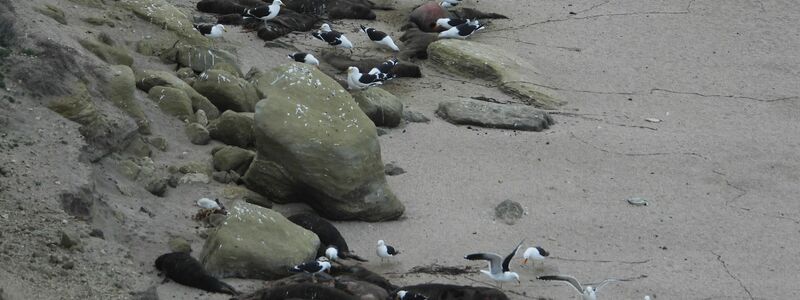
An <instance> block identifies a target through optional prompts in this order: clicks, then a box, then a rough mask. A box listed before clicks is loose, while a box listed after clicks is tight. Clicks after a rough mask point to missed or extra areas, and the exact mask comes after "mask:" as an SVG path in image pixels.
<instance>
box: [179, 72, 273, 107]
mask: <svg viewBox="0 0 800 300" xmlns="http://www.w3.org/2000/svg"><path fill="white" fill-rule="evenodd" d="M192 87H193V88H194V89H195V90H196V91H197V92H198V93H200V94H202V95H203V96H205V97H206V98H208V99H209V100H211V103H214V105H215V106H216V107H217V108H219V109H220V110H222V111H225V110H233V111H236V112H253V110H254V109H255V105H256V102H258V100H259V96H258V92H257V91H256V89H255V87H253V85H252V84H250V83H249V82H247V81H246V80H244V79H242V78H240V77H238V76H236V75H233V74H231V73H228V72H226V71H222V70H208V71H205V72H203V73H202V74H200V76H198V77H197V80H195V82H194V85H193V86H192Z"/></svg>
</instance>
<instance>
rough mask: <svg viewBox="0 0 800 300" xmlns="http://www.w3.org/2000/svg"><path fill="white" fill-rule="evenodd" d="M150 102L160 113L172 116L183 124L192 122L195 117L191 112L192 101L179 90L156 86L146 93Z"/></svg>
mask: <svg viewBox="0 0 800 300" xmlns="http://www.w3.org/2000/svg"><path fill="white" fill-rule="evenodd" d="M147 96H148V97H149V98H150V100H153V102H155V103H156V104H158V107H159V108H161V110H162V111H164V112H165V113H167V114H168V115H172V116H175V117H177V118H178V119H180V120H181V121H184V122H194V121H195V116H194V111H192V100H191V99H189V95H187V94H186V92H184V91H183V90H181V89H177V88H172V87H165V86H156V87H153V88H152V89H150V92H149V93H147Z"/></svg>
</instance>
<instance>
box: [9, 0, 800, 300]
mask: <svg viewBox="0 0 800 300" xmlns="http://www.w3.org/2000/svg"><path fill="white" fill-rule="evenodd" d="M171 2H172V3H175V4H176V5H177V6H178V7H180V8H181V9H183V10H185V11H186V12H187V13H194V14H199V13H197V12H196V11H194V8H193V7H194V3H195V2H196V1H194V0H175V1H171ZM465 2H466V3H465V4H464V5H465V6H468V7H474V8H478V9H481V10H484V11H491V12H497V13H501V14H505V15H508V16H509V17H511V20H494V21H492V22H491V23H490V25H489V27H488V29H486V30H484V31H481V32H480V33H479V34H476V35H474V36H473V37H472V38H471V40H473V41H476V42H481V43H486V44H491V45H497V47H502V48H503V49H504V50H506V51H510V52H513V53H515V54H517V55H519V56H520V57H521V58H522V59H525V60H527V61H528V62H527V63H528V64H530V65H533V66H535V67H536V68H537V72H538V74H536V78H542V80H545V81H546V82H537V83H539V84H542V85H545V86H548V87H550V88H552V89H555V90H557V92H556V93H557V96H558V97H560V98H561V99H563V100H566V101H567V102H568V104H567V105H566V106H564V107H563V108H562V109H560V110H559V111H557V112H555V113H554V115H553V116H554V118H555V119H556V120H557V122H558V123H557V124H556V125H555V126H553V127H552V128H551V129H549V130H547V131H544V132H540V133H532V132H514V131H508V130H493V129H475V128H474V127H473V128H472V129H468V128H467V127H465V126H454V125H451V124H449V123H446V122H444V121H442V120H441V119H438V118H436V117H435V116H434V114H433V112H434V110H435V108H436V107H437V105H438V103H439V102H440V101H443V100H448V99H458V98H463V97H471V96H487V97H493V98H496V99H498V100H500V101H512V102H513V101H514V100H513V99H510V98H508V96H505V95H503V94H502V93H500V92H499V91H497V89H496V88H494V87H493V86H492V85H491V84H490V83H487V82H483V81H480V80H473V79H464V78H458V77H455V76H453V75H450V74H447V73H442V72H440V71H437V68H436V67H435V66H433V65H431V64H430V63H429V62H421V63H422V66H423V73H424V74H425V77H424V78H422V79H398V80H395V81H393V82H391V83H389V84H387V85H385V88H386V89H387V90H389V91H391V92H393V93H394V94H396V95H397V96H399V97H400V98H401V99H402V101H403V102H404V103H405V104H406V108H407V109H408V110H412V111H418V112H422V113H423V114H425V115H427V116H428V117H430V118H431V119H432V121H431V122H430V123H427V124H425V123H413V124H409V125H406V126H405V127H404V128H399V129H393V130H391V132H390V133H389V134H388V135H384V136H381V137H380V141H381V148H382V152H383V160H384V162H392V161H393V162H396V163H397V164H398V165H399V166H401V167H403V168H404V169H405V170H406V171H407V173H406V174H403V175H399V176H395V177H390V178H389V182H390V184H391V187H392V188H393V190H394V192H395V193H396V194H397V195H398V197H399V198H400V199H401V200H402V201H403V203H404V204H405V205H406V213H405V215H404V217H403V218H402V219H401V220H399V221H394V222H386V223H363V222H337V225H338V226H339V228H340V230H341V231H342V233H343V235H344V236H345V237H346V238H348V242H349V244H350V246H351V248H353V249H355V250H356V251H357V252H358V253H360V254H362V255H365V256H367V257H368V258H370V259H371V262H369V263H368V264H367V265H368V266H369V267H371V268H372V269H374V270H376V271H377V272H379V273H383V274H388V275H387V276H389V277H390V278H391V279H392V280H393V281H394V282H395V283H397V284H415V283H424V282H439V283H457V284H475V285H485V284H489V281H488V280H487V278H485V277H483V276H482V275H481V274H477V273H476V274H474V275H468V276H444V275H442V276H434V275H419V274H408V275H403V273H405V272H406V271H407V270H409V269H410V268H412V267H414V266H422V265H429V264H433V263H438V264H443V265H452V266H467V265H469V266H475V267H484V264H483V263H479V262H470V261H466V260H464V259H463V258H462V257H463V255H464V254H467V253H470V252H473V251H493V252H498V253H506V252H508V251H510V250H511V248H512V247H513V246H514V245H515V244H516V243H517V242H519V241H520V240H522V239H524V240H525V245H526V246H529V245H534V244H536V245H541V246H542V247H544V248H546V249H548V250H550V252H551V253H552V256H553V257H552V259H549V260H547V261H546V262H545V268H544V269H538V270H530V269H521V268H520V267H518V266H517V265H516V264H515V265H514V266H512V268H513V269H514V270H517V271H518V272H520V274H521V277H522V279H523V282H522V285H519V286H517V285H515V284H507V285H505V286H504V288H506V289H507V291H508V292H509V296H511V297H512V298H513V299H537V298H539V297H544V298H553V299H567V298H569V297H573V296H574V293H573V290H572V289H571V288H569V287H568V286H565V285H561V284H557V283H550V282H541V281H537V280H535V277H536V276H538V275H542V274H552V273H563V274H571V275H574V276H576V277H577V278H578V279H580V280H582V281H586V282H594V281H600V280H602V279H605V278H608V277H614V278H622V279H629V281H626V282H621V283H617V284H612V285H609V286H607V287H606V288H604V289H603V290H602V291H601V292H600V295H601V298H602V299H641V298H642V297H643V296H644V295H645V294H651V295H656V296H657V299H781V298H784V299H794V298H798V297H800V288H797V287H795V286H796V284H795V282H796V281H797V279H798V277H799V276H798V275H797V270H798V269H800V259H798V254H799V253H798V250H797V245H798V242H800V225H798V224H800V204H799V203H800V202H798V201H796V199H795V195H797V194H798V193H799V192H800V185H798V181H800V159H798V156H799V154H798V149H799V148H798V146H800V145H799V144H800V140H799V139H798V138H797V136H798V135H797V132H798V129H800V128H798V127H800V126H798V124H800V123H798V121H797V119H798V117H800V104H799V102H800V98H798V95H800V86H799V85H798V84H797V83H798V75H799V74H800V73H798V70H800V66H799V64H800V56H799V55H798V52H797V51H796V49H798V48H800V34H798V30H800V28H798V26H797V22H796V20H797V19H798V18H799V17H800V11H798V10H797V8H798V6H797V4H795V3H793V2H791V1H767V0H764V1H756V0H754V1H739V0H733V1H731V0H725V1H723V0H714V1H711V0H709V1H705V0H704V1H700V0H675V1H637V0H623V1H614V0H608V1H555V0H550V1H527V0H514V1H511V0H495V1H488V0H484V1H475V0H465ZM415 4H417V1H409V0H402V1H397V7H398V10H396V11H384V12H379V14H378V15H379V17H378V19H379V20H380V21H378V22H364V23H365V24H374V25H376V27H378V28H381V29H386V31H388V32H392V33H393V35H394V36H395V37H398V36H399V35H400V32H399V30H398V28H399V26H400V24H401V21H402V20H403V18H404V16H405V15H406V13H407V11H408V10H409V9H410V8H411V7H413V6H414V5H415ZM65 10H67V11H68V12H69V13H78V12H77V10H78V8H74V7H69V6H65ZM571 13H574V14H571ZM39 18H41V17H39ZM359 23H361V22H359V21H355V20H339V21H334V22H333V24H334V28H339V30H341V31H344V32H346V33H348V36H350V37H351V40H353V41H354V42H355V43H356V45H357V46H359V45H365V46H364V48H366V49H364V48H361V49H359V50H356V56H357V57H370V56H384V55H387V53H386V52H383V51H378V50H375V46H374V45H369V46H366V44H367V43H366V42H365V38H364V37H363V36H360V35H358V34H356V33H355V32H351V31H352V30H353V29H354V28H356V26H357V24H359ZM114 30H120V31H125V32H127V33H128V36H127V37H128V38H130V36H133V35H145V34H147V32H148V31H149V30H158V29H157V28H155V27H154V26H151V28H141V29H139V31H136V32H135V33H133V34H131V33H130V32H129V31H131V30H132V29H130V28H127V29H120V28H117V29H114ZM79 31H80V29H76V30H75V32H73V33H72V34H73V35H77V34H79V33H81V32H79ZM279 41H282V42H285V43H287V44H292V45H294V46H295V47H297V48H299V49H301V50H311V51H317V50H318V49H321V47H320V44H319V43H318V42H316V41H314V40H312V39H311V38H310V36H309V35H308V34H306V33H297V34H293V35H290V36H289V37H285V38H281V39H279ZM218 43H220V44H221V45H222V46H226V47H233V48H236V49H237V52H238V55H239V57H240V59H241V62H242V64H243V65H244V66H245V67H244V68H243V69H244V70H245V71H246V70H247V69H248V68H247V66H256V67H259V68H262V69H266V68H270V67H273V66H276V65H279V64H281V63H284V62H286V61H287V60H286V58H285V54H286V52H287V50H286V49H277V48H268V47H264V46H263V45H264V43H263V41H261V40H259V39H258V38H257V37H256V36H255V34H253V33H241V32H238V30H230V31H229V32H228V35H227V36H226V37H225V40H224V41H219V42H218ZM401 47H402V45H401ZM136 66H137V67H148V68H163V69H166V68H167V67H166V66H163V65H160V62H159V61H158V60H157V59H155V58H143V57H140V56H139V57H137V63H136ZM139 96H142V95H141V93H139ZM145 109H146V112H147V114H148V116H151V118H152V119H153V122H154V124H153V128H155V130H156V133H157V134H158V135H160V136H165V137H168V138H170V141H173V139H174V142H172V143H171V144H170V149H169V150H168V151H167V152H165V153H158V154H157V157H156V158H155V160H156V161H157V163H158V164H175V163H177V162H185V161H187V160H188V159H187V158H186V156H182V155H180V154H181V153H182V152H184V151H185V152H187V153H188V154H187V156H188V157H190V158H192V157H205V158H207V157H208V153H209V151H210V149H211V148H212V147H213V145H208V146H194V145H191V144H189V142H188V141H187V140H186V138H185V136H184V134H183V129H182V125H181V124H180V123H179V122H178V121H176V120H172V119H168V118H164V117H160V118H159V117H154V116H158V115H159V112H158V111H157V108H156V107H155V105H148V106H146V107H145ZM32 111H33V110H32ZM40 111H41V112H40ZM34 112H35V113H37V114H40V113H41V114H42V115H45V116H49V115H52V113H48V112H47V111H46V110H44V109H41V108H37V110H35V111H34ZM645 118H657V119H660V120H662V122H660V123H650V122H647V121H645ZM72 156H75V155H72ZM72 156H70V157H72ZM93 169H94V174H95V175H94V178H91V177H90V179H93V180H95V181H96V184H97V188H98V190H99V191H100V192H101V193H103V194H104V196H105V197H107V198H105V199H106V200H107V201H108V202H109V203H110V204H109V205H111V206H112V208H113V210H115V211H117V212H118V213H119V214H121V215H124V216H125V217H126V219H125V220H126V221H125V224H124V225H121V226H117V227H110V228H108V229H106V232H107V235H110V237H108V238H107V239H108V240H115V241H116V242H119V243H121V244H124V245H127V246H128V247H129V248H130V254H131V255H130V261H127V260H126V262H127V265H126V267H125V268H127V269H123V270H127V271H129V272H130V273H136V275H137V276H135V277H131V276H130V274H128V273H125V274H128V275H115V276H111V277H109V278H116V279H114V280H122V281H123V283H124V285H125V286H126V287H127V288H130V289H133V290H143V289H146V288H147V287H149V286H151V285H153V284H157V283H158V282H160V279H158V278H157V277H156V272H155V271H154V270H153V269H152V267H151V264H152V261H153V259H155V257H157V256H158V255H159V254H162V253H164V252H165V251H167V247H166V245H165V243H164V241H165V240H167V239H168V238H169V237H172V236H183V237H185V238H187V239H189V240H190V241H191V242H192V244H193V246H194V248H195V249H199V247H201V246H202V242H203V240H202V239H200V238H199V237H198V236H197V234H196V230H195V229H194V227H195V226H197V225H196V223H194V222H193V221H191V220H190V219H189V215H190V214H191V213H192V211H193V210H194V207H192V206H191V203H192V201H194V200H195V199H197V198H199V197H204V196H208V195H209V194H213V193H218V192H219V191H220V189H221V188H220V185H218V184H211V185H208V186H184V185H181V186H179V187H178V189H177V190H174V191H170V192H169V195H168V197H169V201H165V200H163V199H160V198H156V197H154V196H151V195H149V194H147V193H146V192H144V191H143V190H141V189H135V188H132V187H131V189H132V190H133V193H134V196H133V197H122V196H119V195H118V191H117V189H118V187H117V186H120V185H121V186H123V187H124V186H125V185H126V184H131V183H124V182H123V183H122V184H120V183H118V182H116V181H117V180H119V182H122V180H121V179H119V178H122V176H121V175H119V174H117V171H116V167H115V165H114V162H109V161H105V162H103V163H101V164H99V165H95V166H93ZM44 188H52V189H54V190H57V188H56V187H49V186H45V187H43V189H44ZM632 196H640V197H645V198H647V199H649V200H650V205H649V206H646V207H634V206H631V205H629V204H627V203H626V202H625V199H626V198H628V197H632ZM505 199H511V200H514V201H518V202H520V203H521V204H522V205H523V206H524V207H525V209H526V212H527V214H526V215H525V216H524V217H523V218H522V219H520V220H519V221H518V222H517V223H516V224H515V225H506V224H504V223H502V222H495V221H494V220H493V208H494V206H495V205H497V204H498V203H500V202H501V201H503V200H505ZM142 205H143V206H147V207H150V208H151V210H153V211H156V212H158V213H157V214H156V216H155V217H152V218H150V217H148V216H146V215H143V214H141V213H139V212H138V209H139V207H140V206H142ZM279 209H283V208H279ZM65 222H66V221H65ZM70 224H72V223H70ZM70 226H72V225H70ZM378 239H384V240H386V241H387V242H388V243H390V244H393V245H395V246H397V248H399V250H400V251H402V254H401V255H400V256H399V257H397V259H395V260H394V261H393V262H392V263H390V264H385V265H381V264H380V263H379V260H378V259H377V257H375V256H374V254H373V253H374V251H375V250H374V247H375V243H376V241H377V240H378ZM109 243H111V242H109ZM103 245H105V244H103ZM106 247H107V246H106ZM91 251H93V250H90V251H89V252H88V254H85V255H97V256H99V257H102V256H101V255H99V254H96V253H95V252H91ZM124 252H125V251H122V250H114V252H112V253H111V254H116V255H114V257H117V256H122V255H123V254H124ZM92 253H95V254H92ZM98 261H100V259H98ZM88 267H91V266H88ZM88 267H87V266H83V265H79V266H78V268H79V269H81V270H82V271H85V270H83V269H84V268H88ZM4 272H5V273H8V274H11V273H14V272H13V271H12V270H5V271H4ZM90 272H94V271H90ZM109 272H111V271H109ZM5 273H2V274H0V275H2V277H0V278H13V277H14V275H8V274H5ZM119 278H124V279H119ZM18 281H19V282H20V283H18V284H17V283H10V284H11V286H20V287H25V286H27V287H28V289H27V290H28V291H31V292H33V291H36V290H37V288H38V287H40V286H39V285H38V284H39V283H38V281H36V280H35V279H31V280H30V282H31V283H23V282H22V280H18ZM230 281H231V282H233V283H234V284H235V285H237V286H238V287H240V288H243V289H244V290H251V289H253V288H255V287H257V286H258V285H259V283H256V282H245V281H242V280H230ZM84 284H85V282H84ZM91 284H92V283H91V282H90V283H88V285H91ZM81 288H85V287H81ZM39 289H40V288H39ZM77 289H78V288H77V287H76V290H77ZM86 289H91V287H90V288H86ZM40 290H41V289H40ZM7 292H8V291H7ZM158 293H159V295H160V296H161V299H195V298H201V299H226V298H227V297H226V296H224V295H209V294H205V293H201V292H198V291H197V290H195V289H190V288H186V287H182V286H178V285H176V284H174V283H168V284H163V285H158ZM17 294H18V295H22V294H24V293H22V292H19V293H17ZM34 294H35V293H34ZM76 294H77V293H76ZM69 295H73V294H69ZM88 295H92V294H91V293H89V294H88ZM122 296H124V295H122ZM88 298H92V297H91V296H88Z"/></svg>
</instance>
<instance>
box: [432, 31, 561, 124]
mask: <svg viewBox="0 0 800 300" xmlns="http://www.w3.org/2000/svg"><path fill="white" fill-rule="evenodd" d="M428 56H429V57H430V59H431V61H433V62H434V63H436V64H437V65H439V66H440V67H443V68H444V69H446V70H448V71H450V72H453V73H457V74H459V75H461V76H464V77H468V78H481V79H485V80H489V81H494V82H497V83H498V84H499V88H500V90H502V91H503V92H505V93H508V94H511V95H513V96H516V97H518V98H520V99H522V100H523V101H525V102H526V103H527V104H529V105H533V106H536V107H540V108H544V109H555V108H556V107H558V106H561V105H564V104H565V102H564V101H561V100H558V99H557V98H555V97H553V96H550V95H552V94H554V93H555V91H551V90H545V89H544V88H543V87H541V86H538V85H535V84H533V83H532V82H531V80H537V79H535V78H533V79H532V78H529V77H532V76H534V75H533V74H538V72H536V70H535V69H534V68H533V67H532V66H528V65H526V64H525V60H523V59H522V58H519V57H517V56H515V55H513V54H510V53H508V52H506V51H504V50H502V49H500V48H498V47H496V46H492V45H486V44H481V43H477V42H471V41H465V40H455V39H443V40H439V41H436V42H434V43H432V44H430V46H428Z"/></svg>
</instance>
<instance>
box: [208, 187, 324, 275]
mask: <svg viewBox="0 0 800 300" xmlns="http://www.w3.org/2000/svg"><path fill="white" fill-rule="evenodd" d="M243 237H246V238H243ZM318 247H319V238H317V235H316V234H314V233H313V232H310V231H308V230H306V229H304V228H302V227H300V226H297V225H295V224H294V223H292V222H291V221H289V220H287V219H286V218H285V217H283V216H282V215H281V214H279V213H277V212H275V211H273V210H270V209H267V208H263V207H259V206H255V205H252V204H249V203H246V202H244V201H235V202H233V203H229V204H228V216H227V218H226V220H225V221H224V222H222V224H220V225H219V226H218V227H217V228H216V229H215V230H213V231H211V232H210V233H209V236H208V239H207V240H206V243H205V245H204V246H203V253H202V254H201V255H200V257H201V261H202V262H203V264H204V266H205V267H206V270H208V272H209V273H211V274H213V275H216V276H220V277H231V276H233V277H240V278H253V279H264V280H272V279H277V278H281V277H285V276H287V275H289V273H288V269H289V267H291V266H294V265H296V264H299V263H302V262H306V261H309V260H313V259H314V258H315V257H314V256H315V255H316V253H317V248H318Z"/></svg>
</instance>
